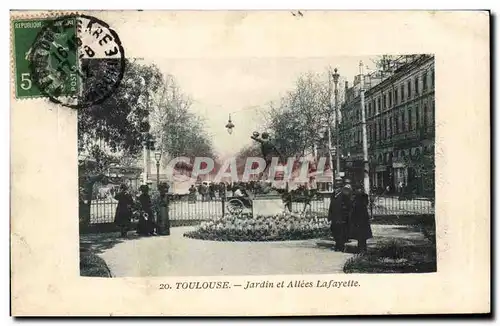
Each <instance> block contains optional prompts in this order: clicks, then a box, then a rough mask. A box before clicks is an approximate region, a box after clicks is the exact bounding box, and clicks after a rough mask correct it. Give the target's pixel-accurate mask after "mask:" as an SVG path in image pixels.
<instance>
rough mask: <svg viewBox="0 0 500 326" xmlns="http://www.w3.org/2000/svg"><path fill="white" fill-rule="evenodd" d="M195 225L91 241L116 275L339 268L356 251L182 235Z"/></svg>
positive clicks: (297, 271) (307, 242)
mask: <svg viewBox="0 0 500 326" xmlns="http://www.w3.org/2000/svg"><path fill="white" fill-rule="evenodd" d="M192 229H193V228H192V227H176V228H172V229H171V235H170V236H156V237H144V238H136V237H131V239H127V240H118V239H117V234H116V235H115V234H106V235H104V234H103V235H93V237H94V239H92V240H91V242H92V243H94V244H96V245H97V244H98V243H101V244H102V243H104V245H102V246H101V247H100V248H102V249H101V250H99V252H100V253H98V254H99V256H100V257H102V258H103V259H104V260H105V261H106V263H107V264H108V266H109V268H110V270H111V272H112V273H113V276H114V277H122V276H218V275H266V274H297V275H300V274H324V273H341V272H342V268H343V266H344V263H345V261H346V260H347V259H348V258H349V257H350V256H352V254H349V253H339V252H335V251H333V250H331V249H330V248H328V247H327V246H318V245H317V240H300V241H276V242H219V241H206V240H196V239H190V238H186V237H183V234H184V232H187V231H190V230H192ZM99 238H101V240H99ZM106 244H108V245H106Z"/></svg>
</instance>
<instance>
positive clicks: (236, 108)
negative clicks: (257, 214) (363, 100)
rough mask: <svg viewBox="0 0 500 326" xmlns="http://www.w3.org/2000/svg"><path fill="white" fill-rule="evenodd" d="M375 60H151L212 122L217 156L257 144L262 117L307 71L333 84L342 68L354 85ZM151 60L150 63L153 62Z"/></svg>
mask: <svg viewBox="0 0 500 326" xmlns="http://www.w3.org/2000/svg"><path fill="white" fill-rule="evenodd" d="M374 58H375V56H372V57H367V56H359V57H356V56H349V57H346V56H342V57H328V58H306V59H304V58H292V57H290V58H283V57H280V58H256V57H252V58H241V57H238V58H199V59H197V58H180V59H172V58H168V59H166V58H158V59H151V62H154V63H155V64H156V65H157V66H158V67H159V68H160V70H161V71H162V72H163V73H164V74H165V75H166V74H171V75H173V76H174V77H175V78H176V80H177V82H178V84H179V86H180V88H181V89H182V91H183V92H184V93H185V94H186V95H188V96H190V98H191V99H192V100H193V105H192V110H193V111H194V112H196V113H197V114H199V115H201V116H202V117H204V118H205V119H206V126H207V131H208V133H209V134H210V135H211V137H212V140H213V144H214V147H215V150H216V152H217V153H218V154H219V155H220V156H221V157H228V156H231V155H234V154H236V153H237V152H238V151H239V150H240V149H241V148H242V147H244V146H246V145H249V144H251V142H252V140H251V139H250V135H251V134H252V132H254V131H259V132H262V131H264V130H262V129H263V128H262V122H263V120H262V115H263V114H264V113H265V112H264V111H265V110H266V107H267V105H268V103H270V102H271V101H274V102H276V103H277V102H279V100H280V98H281V97H282V96H283V95H284V94H285V93H286V92H287V91H289V90H292V89H293V87H294V83H295V81H296V79H297V78H298V77H299V76H300V75H301V74H303V73H307V72H315V73H321V74H322V76H324V79H325V82H327V80H328V75H327V69H328V67H331V68H332V69H333V68H335V67H336V68H337V69H338V73H339V74H340V81H339V86H340V87H341V90H343V87H344V81H345V80H347V81H348V82H349V85H350V86H351V85H352V82H353V79H354V76H355V75H357V74H358V73H359V61H360V60H362V61H363V63H364V64H365V66H366V67H367V68H365V72H368V71H370V68H374V66H375V65H374V64H373V63H372V61H371V60H372V59H374ZM148 61H149V60H148ZM230 113H231V115H232V121H233V123H234V125H235V128H234V130H233V133H232V135H230V134H229V133H228V132H227V130H226V128H225V125H226V123H227V120H228V116H229V114H230Z"/></svg>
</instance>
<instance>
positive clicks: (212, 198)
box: [208, 183, 215, 200]
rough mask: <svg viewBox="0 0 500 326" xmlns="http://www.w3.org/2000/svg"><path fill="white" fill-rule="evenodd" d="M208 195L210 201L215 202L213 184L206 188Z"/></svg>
mask: <svg viewBox="0 0 500 326" xmlns="http://www.w3.org/2000/svg"><path fill="white" fill-rule="evenodd" d="M208 194H209V195H210V200H215V184H213V183H210V185H209V186H208Z"/></svg>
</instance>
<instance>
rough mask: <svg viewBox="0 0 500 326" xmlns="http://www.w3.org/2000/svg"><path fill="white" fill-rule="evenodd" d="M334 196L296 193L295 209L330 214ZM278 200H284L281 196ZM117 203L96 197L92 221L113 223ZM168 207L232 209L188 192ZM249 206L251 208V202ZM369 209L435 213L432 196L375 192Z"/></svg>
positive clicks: (175, 210) (203, 211)
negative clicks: (188, 194) (379, 194)
mask: <svg viewBox="0 0 500 326" xmlns="http://www.w3.org/2000/svg"><path fill="white" fill-rule="evenodd" d="M330 199H331V194H330V193H323V194H317V195H315V196H314V197H312V198H308V197H305V196H292V197H291V211H292V212H295V213H305V214H310V215H313V216H317V217H326V216H327V215H328V208H329V207H330ZM277 200H278V202H279V201H280V199H279V198H278V199H277ZM117 203H118V202H117V201H116V200H115V199H114V198H112V197H110V198H106V199H97V200H93V201H92V203H91V207H90V224H103V223H113V222H114V218H115V211H116V206H117ZM250 205H251V204H250ZM168 207H169V219H170V220H171V221H203V220H211V219H215V218H219V217H222V216H223V215H224V213H226V212H228V200H227V199H225V198H219V197H216V198H214V199H205V200H202V199H201V198H200V197H198V198H197V199H196V200H195V201H193V200H189V198H188V196H169V206H168ZM288 207H290V206H288ZM248 209H249V210H250V212H251V206H250V208H248ZM369 212H370V215H371V216H372V217H384V216H416V215H432V214H434V201H433V200H431V199H428V198H404V199H403V198H400V197H397V196H372V197H371V200H370V206H369Z"/></svg>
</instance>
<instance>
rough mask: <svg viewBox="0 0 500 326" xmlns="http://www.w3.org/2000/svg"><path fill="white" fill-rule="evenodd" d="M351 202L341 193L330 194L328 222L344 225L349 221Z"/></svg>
mask: <svg viewBox="0 0 500 326" xmlns="http://www.w3.org/2000/svg"><path fill="white" fill-rule="evenodd" d="M351 207H352V201H351V200H350V198H349V197H348V196H345V195H343V194H342V193H335V192H333V193H332V196H331V198H330V207H329V209H328V220H329V221H330V222H332V223H333V224H345V223H347V222H348V221H349V218H350V214H351Z"/></svg>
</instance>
